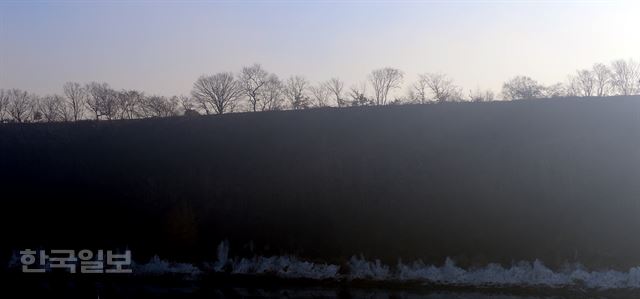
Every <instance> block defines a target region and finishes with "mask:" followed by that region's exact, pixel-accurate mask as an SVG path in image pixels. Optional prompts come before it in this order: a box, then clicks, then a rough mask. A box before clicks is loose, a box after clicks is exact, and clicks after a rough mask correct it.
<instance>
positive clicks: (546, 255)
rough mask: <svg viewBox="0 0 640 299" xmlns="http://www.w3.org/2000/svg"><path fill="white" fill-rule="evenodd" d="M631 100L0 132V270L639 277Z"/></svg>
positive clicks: (636, 123) (638, 145) (636, 128)
mask: <svg viewBox="0 0 640 299" xmlns="http://www.w3.org/2000/svg"><path fill="white" fill-rule="evenodd" d="M639 177H640V97H609V98H592V99H561V100H558V99H556V100H529V101H513V102H489V103H443V104H440V105H401V106H379V107H354V108H343V109H334V108H325V109H310V110H305V111H271V112H262V113H236V114H227V115H219V116H196V117H168V118H157V119H143V120H121V121H111V122H94V121H79V122H74V123H65V122H59V123H31V124H17V123H16V124H5V125H2V126H0V196H1V197H2V200H1V201H0V202H1V203H0V219H1V220H0V221H2V223H1V224H2V238H3V240H2V242H1V244H2V245H0V246H2V248H3V256H9V255H10V253H11V251H12V250H20V249H24V248H45V249H56V248H63V249H71V248H76V249H82V248H104V249H113V248H124V247H127V248H129V249H131V250H132V252H133V255H134V259H137V260H145V259H146V258H147V257H148V256H150V255H152V254H159V255H160V256H161V257H163V258H167V259H172V260H186V261H202V260H213V259H215V247H216V245H217V244H218V243H219V242H220V241H221V240H224V239H228V240H229V241H230V243H231V250H232V254H243V255H253V254H263V255H270V254H297V255H299V256H302V257H306V258H311V259H318V260H325V261H331V262H338V263H339V262H341V261H343V260H346V259H347V258H348V257H350V256H351V255H353V254H360V253H362V254H364V255H365V256H366V257H371V258H381V259H383V260H384V261H387V262H389V263H395V262H396V261H397V259H398V258H402V259H403V261H411V260H414V259H422V260H424V261H425V262H427V263H441V262H443V261H444V259H445V257H447V256H450V257H453V258H455V259H456V260H457V261H458V262H459V263H460V264H461V265H462V266H473V265H481V264H484V263H486V262H502V263H505V264H509V263H511V262H513V261H518V260H533V259H536V258H538V259H541V260H543V261H544V262H545V263H547V264H549V265H552V266H560V265H562V264H563V263H565V262H581V263H583V264H586V265H587V266H589V267H594V268H600V267H607V268H609V267H621V268H624V267H628V266H636V265H640V239H639V237H638V232H639V228H640V217H639V215H640V198H639V195H640V184H639V183H638V178H639Z"/></svg>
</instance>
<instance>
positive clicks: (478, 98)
mask: <svg viewBox="0 0 640 299" xmlns="http://www.w3.org/2000/svg"><path fill="white" fill-rule="evenodd" d="M469 100H470V101H472V102H491V101H493V100H495V94H494V93H493V91H491V90H481V89H480V88H476V90H475V91H471V90H470V91H469Z"/></svg>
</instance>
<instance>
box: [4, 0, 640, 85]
mask: <svg viewBox="0 0 640 299" xmlns="http://www.w3.org/2000/svg"><path fill="white" fill-rule="evenodd" d="M0 1H1V0H0ZM639 16H640V4H638V3H636V2H633V1H560V2H559V3H558V2H552V1H516V2H515V3H514V2H509V1H453V2H448V1H400V2H392V1H347V2H340V1H313V2H302V1H266V2H258V1H222V2H207V1H158V2H152V1H132V2H123V1H111V2H109V1H97V2H94V1H4V2H0V88H4V89H7V88H20V89H24V90H28V91H30V92H34V93H37V94H41V95H43V94H50V93H61V91H62V85H63V84H64V83H65V82H67V81H75V82H80V83H87V82H90V81H99V82H107V83H109V84H110V85H111V86H112V87H114V88H116V89H137V90H141V91H144V92H145V93H147V94H158V95H167V96H169V95H180V94H189V92H190V90H191V88H192V86H193V82H194V81H195V80H196V79H197V78H198V77H199V76H200V75H202V74H213V73H216V72H221V71H232V72H238V71H240V69H241V67H242V66H245V65H250V64H253V63H256V62H257V63H260V64H262V65H263V67H264V68H265V69H266V70H268V71H270V72H273V73H276V74H277V75H278V76H280V78H283V79H285V78H286V77H288V76H290V75H303V76H305V77H306V78H307V79H309V80H310V81H311V82H312V83H316V82H319V81H325V80H328V79H329V78H331V77H340V78H341V79H343V80H344V81H345V82H346V84H345V85H346V86H345V87H349V86H351V85H354V84H357V83H360V82H364V81H365V80H366V79H367V75H368V74H369V72H370V71H371V70H373V69H375V68H380V67H385V66H391V67H395V68H399V69H401V70H402V71H404V73H405V79H404V87H403V88H402V89H401V90H397V91H396V94H397V95H404V94H405V93H406V89H407V88H408V86H409V85H410V84H411V83H412V82H413V81H414V80H415V79H416V77H417V75H418V74H420V73H425V72H443V73H446V74H448V75H449V76H450V77H452V78H453V79H454V80H455V83H456V84H457V85H459V86H461V87H463V90H464V93H465V94H466V93H467V92H468V91H469V90H470V89H476V88H483V89H492V90H493V91H494V92H496V93H499V92H500V90H501V86H502V83H503V82H504V81H506V80H508V79H510V78H512V77H514V76H516V75H527V76H530V77H532V78H534V79H535V80H537V81H539V82H540V83H543V84H553V83H556V82H566V79H567V76H568V75H570V74H573V73H574V72H575V71H576V70H577V69H582V68H590V67H591V66H592V65H593V64H594V63H597V62H602V63H606V64H608V63H610V62H611V61H612V60H614V59H629V58H633V59H636V60H640V39H639V38H638V34H640V31H639V28H640V17H639Z"/></svg>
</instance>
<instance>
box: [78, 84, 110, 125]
mask: <svg viewBox="0 0 640 299" xmlns="http://www.w3.org/2000/svg"><path fill="white" fill-rule="evenodd" d="M85 89H86V91H87V97H86V99H85V105H86V106H87V109H89V111H91V112H92V113H93V114H94V116H95V118H96V120H99V119H100V117H101V116H104V117H106V118H107V119H109V120H111V119H113V118H114V117H115V116H116V112H117V93H116V92H115V91H114V90H113V89H111V87H110V86H109V84H107V83H98V82H91V83H89V84H87V86H86V87H85Z"/></svg>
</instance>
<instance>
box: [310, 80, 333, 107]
mask: <svg viewBox="0 0 640 299" xmlns="http://www.w3.org/2000/svg"><path fill="white" fill-rule="evenodd" d="M309 91H310V92H311V97H312V99H313V102H312V105H313V106H314V107H328V106H330V105H329V97H330V96H331V91H329V88H327V85H325V84H323V83H320V84H318V85H316V86H311V87H309Z"/></svg>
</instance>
